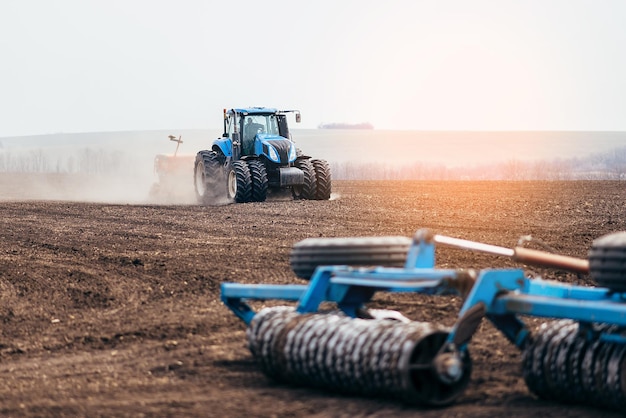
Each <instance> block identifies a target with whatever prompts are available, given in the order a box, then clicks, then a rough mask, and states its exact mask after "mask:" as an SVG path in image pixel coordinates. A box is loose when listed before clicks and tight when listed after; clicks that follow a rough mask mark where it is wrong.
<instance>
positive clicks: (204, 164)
mask: <svg viewBox="0 0 626 418" xmlns="http://www.w3.org/2000/svg"><path fill="white" fill-rule="evenodd" d="M220 167H221V163H220V161H219V157H218V155H217V154H216V153H215V151H208V150H204V151H200V152H198V154H197V155H196V162H195V164H194V173H193V178H194V188H195V190H196V198H197V199H198V202H199V203H201V204H203V205H206V204H210V203H213V202H214V200H215V199H216V198H217V197H218V196H219V192H220V186H221V184H220V182H219V181H218V179H219V178H220Z"/></svg>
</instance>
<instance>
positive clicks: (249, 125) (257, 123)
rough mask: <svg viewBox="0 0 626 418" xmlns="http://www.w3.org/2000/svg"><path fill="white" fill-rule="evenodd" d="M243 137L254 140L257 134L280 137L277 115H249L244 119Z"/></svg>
mask: <svg viewBox="0 0 626 418" xmlns="http://www.w3.org/2000/svg"><path fill="white" fill-rule="evenodd" d="M243 119H244V125H243V136H244V138H245V139H252V138H254V137H255V136H256V134H270V135H278V121H277V120H276V115H274V114H271V115H247V116H245V117H244V118H243Z"/></svg>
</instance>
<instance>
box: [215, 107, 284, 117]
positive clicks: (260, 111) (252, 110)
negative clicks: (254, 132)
mask: <svg viewBox="0 0 626 418" xmlns="http://www.w3.org/2000/svg"><path fill="white" fill-rule="evenodd" d="M233 110H234V111H235V112H237V114H238V115H271V114H276V113H279V112H278V109H274V108H272V107H244V108H237V109H229V110H228V112H227V113H228V114H229V115H232V114H233Z"/></svg>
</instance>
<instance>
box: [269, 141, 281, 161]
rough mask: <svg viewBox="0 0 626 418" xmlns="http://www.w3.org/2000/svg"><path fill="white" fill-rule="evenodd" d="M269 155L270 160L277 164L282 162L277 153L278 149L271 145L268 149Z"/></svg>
mask: <svg viewBox="0 0 626 418" xmlns="http://www.w3.org/2000/svg"><path fill="white" fill-rule="evenodd" d="M267 154H268V155H269V157H270V160H272V161H274V162H275V163H279V162H280V157H279V156H278V152H276V149H275V148H274V147H273V146H271V145H269V146H268V147H267Z"/></svg>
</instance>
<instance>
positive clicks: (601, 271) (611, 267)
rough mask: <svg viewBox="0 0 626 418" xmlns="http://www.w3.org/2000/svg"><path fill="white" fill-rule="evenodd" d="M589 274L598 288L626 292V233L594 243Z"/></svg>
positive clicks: (590, 251)
mask: <svg viewBox="0 0 626 418" xmlns="http://www.w3.org/2000/svg"><path fill="white" fill-rule="evenodd" d="M589 272H590V273H591V277H593V278H594V279H595V281H596V283H597V284H598V286H601V287H607V288H609V289H610V290H612V291H614V292H619V293H623V292H626V231H622V232H615V233H612V234H608V235H604V236H602V237H600V238H597V239H595V240H594V241H593V243H592V244H591V250H589Z"/></svg>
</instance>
